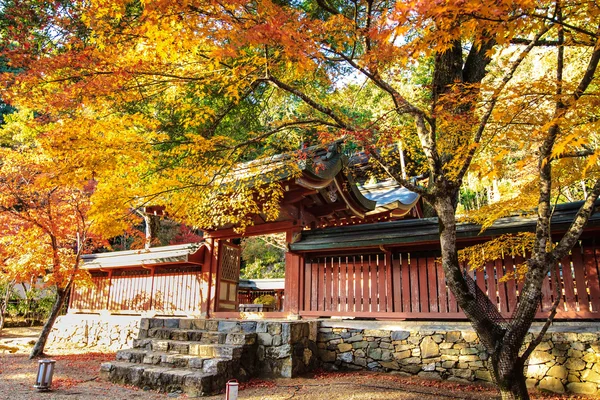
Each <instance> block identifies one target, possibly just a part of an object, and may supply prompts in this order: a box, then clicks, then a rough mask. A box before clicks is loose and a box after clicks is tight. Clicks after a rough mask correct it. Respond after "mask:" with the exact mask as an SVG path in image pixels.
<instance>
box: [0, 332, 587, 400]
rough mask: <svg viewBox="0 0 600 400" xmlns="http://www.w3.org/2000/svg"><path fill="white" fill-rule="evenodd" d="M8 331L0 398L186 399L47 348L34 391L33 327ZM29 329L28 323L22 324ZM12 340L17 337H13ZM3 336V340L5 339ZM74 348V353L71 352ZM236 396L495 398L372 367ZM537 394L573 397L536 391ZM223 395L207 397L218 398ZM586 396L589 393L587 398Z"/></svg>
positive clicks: (100, 358) (96, 357)
mask: <svg viewBox="0 0 600 400" xmlns="http://www.w3.org/2000/svg"><path fill="white" fill-rule="evenodd" d="M18 329H23V328H17V330H14V329H12V330H7V331H4V332H3V335H2V336H1V337H0V345H2V344H3V343H4V344H5V345H13V346H15V347H17V349H18V350H17V351H16V352H15V353H14V354H10V353H9V352H7V351H6V350H2V349H0V400H21V399H34V400H37V399H40V400H59V399H60V400H67V399H68V400H100V399H109V400H110V399H113V400H116V399H143V400H154V399H169V398H180V399H185V398H187V397H186V396H185V395H182V394H179V393H170V394H164V393H156V392H152V391H144V390H142V389H139V388H133V387H126V386H119V385H113V384H111V383H108V382H105V381H101V380H99V379H98V370H99V366H100V364H101V363H102V362H104V361H110V360H114V353H89V352H86V350H60V349H50V350H49V351H48V353H49V356H51V358H52V359H55V360H56V370H55V375H54V380H53V386H52V388H53V390H52V391H51V392H46V393H39V392H37V391H36V390H35V389H34V388H33V387H32V385H33V382H34V379H35V373H36V371H37V364H38V363H37V361H35V360H33V361H32V360H29V359H28V358H27V353H28V352H29V349H30V348H31V345H29V344H28V343H29V342H30V341H31V340H32V336H31V335H32V334H33V335H34V336H33V339H35V334H36V332H35V331H34V332H29V333H27V332H25V331H24V330H23V331H19V330H18ZM25 329H28V328H25ZM15 340H16V342H15ZM7 341H8V342H7ZM74 353H77V354H74ZM240 389H241V390H240V394H239V399H240V400H263V399H264V400H290V399H307V400H322V399H326V400H347V399H352V400H380V399H381V400H383V399H406V400H435V399H439V400H454V399H467V400H492V399H496V398H498V393H497V391H496V390H495V389H494V388H491V387H489V386H479V385H463V384H459V383H453V382H447V381H443V382H441V381H428V380H422V379H419V378H415V377H401V376H398V375H393V374H382V373H371V372H335V373H329V372H317V373H315V374H313V375H311V376H307V377H303V378H295V379H276V380H272V381H264V380H253V381H250V382H248V383H244V384H242V385H241V387H240ZM533 397H534V398H538V399H547V400H549V399H557V400H558V399H561V400H562V399H577V398H581V399H583V397H569V396H557V395H543V394H540V393H536V394H534V396H533ZM224 398H225V396H224V395H218V396H211V397H207V398H206V399H209V400H217V399H219V400H222V399H224ZM587 399H588V400H589V398H587Z"/></svg>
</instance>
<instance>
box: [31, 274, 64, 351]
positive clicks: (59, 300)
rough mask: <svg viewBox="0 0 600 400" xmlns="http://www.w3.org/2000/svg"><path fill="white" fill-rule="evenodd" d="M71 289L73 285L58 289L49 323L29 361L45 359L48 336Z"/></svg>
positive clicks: (43, 329) (45, 326)
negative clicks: (38, 358)
mask: <svg viewBox="0 0 600 400" xmlns="http://www.w3.org/2000/svg"><path fill="white" fill-rule="evenodd" d="M70 289H71V283H69V284H68V285H67V286H66V287H65V288H63V289H61V288H57V289H56V300H55V302H54V305H53V306H52V311H51V312H50V316H49V317H48V321H46V323H45V324H44V327H43V328H42V332H41V333H40V336H39V338H38V340H37V342H36V343H35V345H34V346H33V349H32V350H31V353H30V354H29V359H32V358H37V357H43V356H44V348H45V347H46V341H47V340H48V336H49V335H50V331H52V327H53V326H54V322H55V321H56V318H57V317H58V314H60V310H61V309H62V307H63V305H64V304H65V300H66V299H67V296H68V294H69V290H70Z"/></svg>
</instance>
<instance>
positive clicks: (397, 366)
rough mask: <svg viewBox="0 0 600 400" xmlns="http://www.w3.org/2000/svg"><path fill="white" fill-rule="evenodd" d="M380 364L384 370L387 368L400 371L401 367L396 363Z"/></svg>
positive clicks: (381, 362) (383, 362)
mask: <svg viewBox="0 0 600 400" xmlns="http://www.w3.org/2000/svg"><path fill="white" fill-rule="evenodd" d="M379 364H381V366H382V367H383V368H387V369H392V370H398V369H400V366H399V365H398V363H397V362H396V361H380V362H379Z"/></svg>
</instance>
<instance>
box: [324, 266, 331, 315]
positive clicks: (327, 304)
mask: <svg viewBox="0 0 600 400" xmlns="http://www.w3.org/2000/svg"><path fill="white" fill-rule="evenodd" d="M332 270H333V257H327V258H326V259H325V268H324V271H323V273H324V274H325V306H324V307H325V308H324V310H325V311H331V298H332V294H331V284H332V282H331V275H332Z"/></svg>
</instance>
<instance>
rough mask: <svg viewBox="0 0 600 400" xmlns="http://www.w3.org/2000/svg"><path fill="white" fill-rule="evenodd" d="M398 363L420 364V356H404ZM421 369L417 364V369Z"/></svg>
mask: <svg viewBox="0 0 600 400" xmlns="http://www.w3.org/2000/svg"><path fill="white" fill-rule="evenodd" d="M400 364H402V365H407V364H421V357H409V358H405V359H402V360H400ZM420 369H421V367H420V366H419V370H420Z"/></svg>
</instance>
